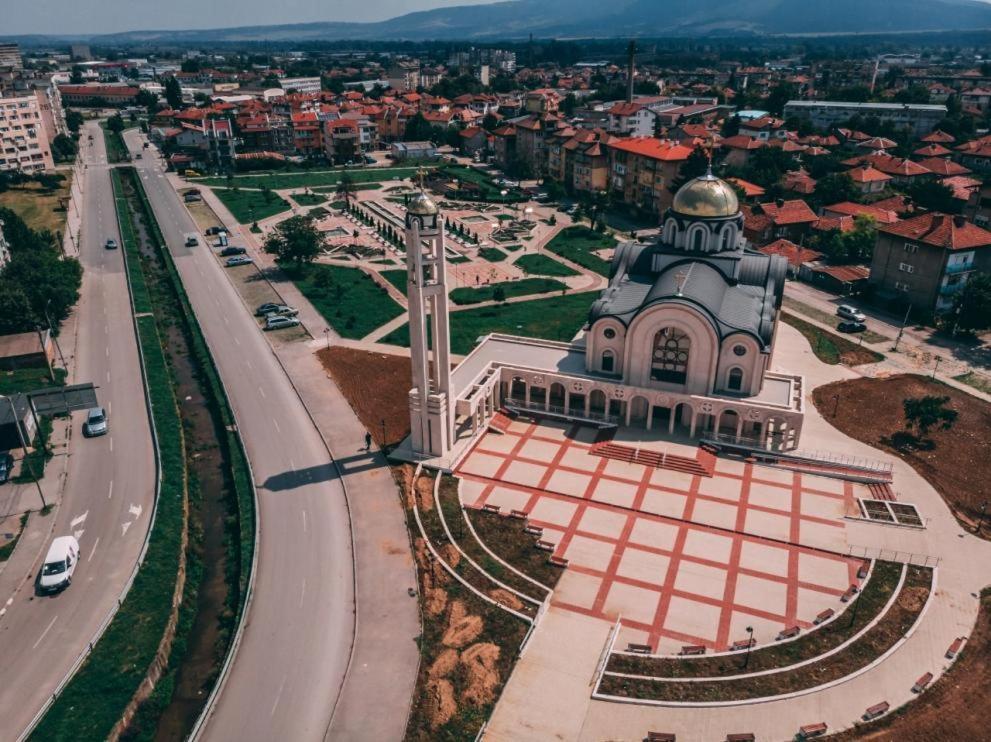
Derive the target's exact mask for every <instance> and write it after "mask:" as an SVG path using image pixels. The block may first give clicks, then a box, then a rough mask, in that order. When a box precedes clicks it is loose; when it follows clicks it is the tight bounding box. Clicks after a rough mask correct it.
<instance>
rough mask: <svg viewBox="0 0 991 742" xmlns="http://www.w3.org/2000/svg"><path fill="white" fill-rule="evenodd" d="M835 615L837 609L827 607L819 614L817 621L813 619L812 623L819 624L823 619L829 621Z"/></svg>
mask: <svg viewBox="0 0 991 742" xmlns="http://www.w3.org/2000/svg"><path fill="white" fill-rule="evenodd" d="M834 615H836V611H834V610H833V609H832V608H827V609H826V610H824V611H823V612H822V613H820V614H819V615H818V616H816V618H815V621H813V622H812V623H814V624H815V625H816V626H818V625H819V624H821V623H822V622H823V621H828V620H829V619H831V618H832V617H833V616H834Z"/></svg>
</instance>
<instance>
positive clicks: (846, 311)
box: [836, 304, 867, 322]
mask: <svg viewBox="0 0 991 742" xmlns="http://www.w3.org/2000/svg"><path fill="white" fill-rule="evenodd" d="M836 316H837V317H842V318H843V319H848V320H850V321H852V322H864V321H865V320H866V319H867V315H866V314H864V313H863V312H861V311H860V310H859V309H857V308H856V307H852V306H850V305H849V304H840V305H839V306H838V307H836Z"/></svg>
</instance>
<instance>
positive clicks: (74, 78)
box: [69, 64, 83, 85]
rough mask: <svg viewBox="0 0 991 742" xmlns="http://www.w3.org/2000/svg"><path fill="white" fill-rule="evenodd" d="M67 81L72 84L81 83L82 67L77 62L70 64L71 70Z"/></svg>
mask: <svg viewBox="0 0 991 742" xmlns="http://www.w3.org/2000/svg"><path fill="white" fill-rule="evenodd" d="M69 83H70V84H72V85H82V84H83V68H82V67H80V66H79V65H78V64H75V65H73V66H72V72H71V73H70V74H69Z"/></svg>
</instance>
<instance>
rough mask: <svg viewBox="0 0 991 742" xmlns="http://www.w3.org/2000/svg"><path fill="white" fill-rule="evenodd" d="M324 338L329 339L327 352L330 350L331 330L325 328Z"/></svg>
mask: <svg viewBox="0 0 991 742" xmlns="http://www.w3.org/2000/svg"><path fill="white" fill-rule="evenodd" d="M323 334H324V337H325V338H327V350H330V328H329V327H325V328H323Z"/></svg>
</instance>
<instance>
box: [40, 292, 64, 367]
mask: <svg viewBox="0 0 991 742" xmlns="http://www.w3.org/2000/svg"><path fill="white" fill-rule="evenodd" d="M51 303H52V300H51V299H48V300H47V301H46V302H45V310H44V311H45V321H46V322H48V332H49V333H51V336H52V340H53V341H54V342H55V350H57V351H58V357H59V360H60V361H62V368H64V369H65V372H66V374H68V373H69V367H68V365H66V362H65V356H64V355H62V346H61V345H59V341H58V336H57V335H56V334H55V326H54V325H53V324H52V318H51V316H49V314H48V305H49V304H51ZM42 350H44V349H42Z"/></svg>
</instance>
